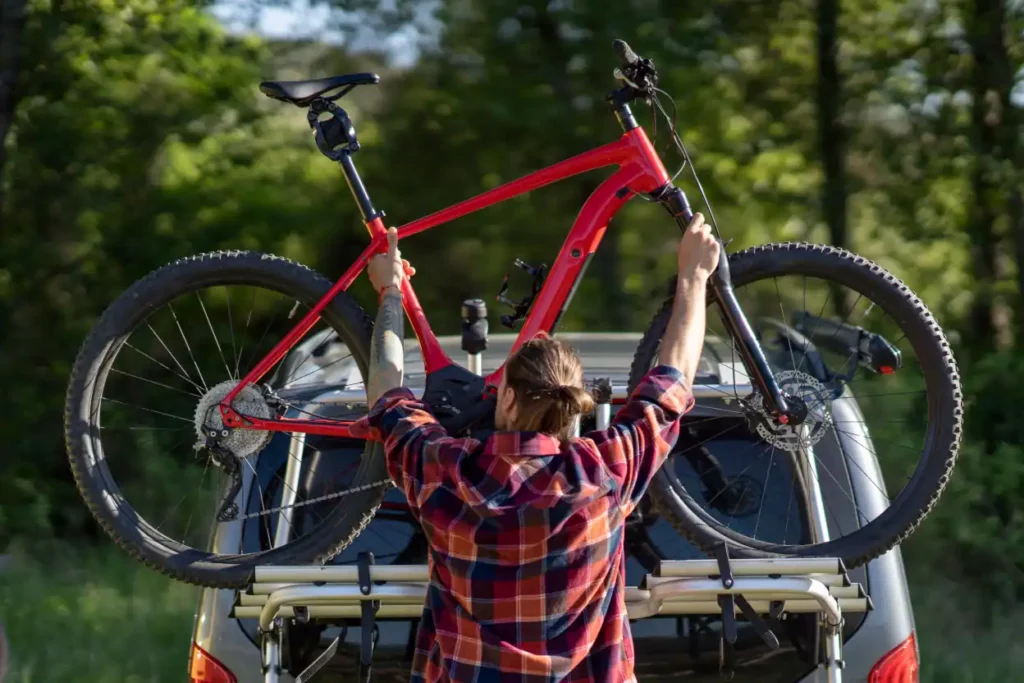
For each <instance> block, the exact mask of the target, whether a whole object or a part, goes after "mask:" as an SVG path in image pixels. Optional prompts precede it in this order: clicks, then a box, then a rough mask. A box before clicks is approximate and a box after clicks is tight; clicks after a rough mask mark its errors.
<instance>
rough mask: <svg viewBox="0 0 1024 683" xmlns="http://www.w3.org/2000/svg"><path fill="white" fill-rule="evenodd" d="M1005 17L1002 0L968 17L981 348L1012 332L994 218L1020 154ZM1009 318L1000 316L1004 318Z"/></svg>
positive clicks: (981, 2) (978, 1)
mask: <svg viewBox="0 0 1024 683" xmlns="http://www.w3.org/2000/svg"><path fill="white" fill-rule="evenodd" d="M1005 23H1006V6H1005V4H1004V2H1003V0H974V2H973V4H972V5H971V14H970V16H969V17H968V22H967V37H968V41H969V43H970V46H971V51H972V53H973V56H974V65H973V70H972V73H971V95H972V99H973V102H972V110H971V126H972V129H973V131H972V132H973V136H972V137H973V141H974V150H975V159H974V168H973V170H972V171H971V190H972V193H973V201H972V205H971V210H970V213H969V214H968V226H967V233H968V235H969V236H970V240H971V257H972V265H973V268H974V279H975V281H976V282H977V291H976V295H975V301H974V304H973V306H972V308H971V316H970V324H971V330H970V332H971V336H972V338H973V341H974V342H975V344H976V346H979V347H981V349H986V348H992V347H993V346H994V345H995V342H996V337H997V336H998V337H999V338H1001V339H1006V338H1008V337H1009V336H1010V334H1009V330H1007V329H997V322H996V321H997V316H996V315H995V313H996V311H995V308H996V303H997V302H996V299H995V296H994V291H995V286H996V280H997V278H998V273H999V271H998V267H999V263H998V261H997V255H998V254H999V251H1000V245H999V240H998V237H997V236H996V232H995V223H996V221H997V220H998V218H999V216H1000V214H1001V213H1002V211H1003V210H1004V207H1007V204H1006V202H1007V201H1008V200H1009V195H1008V192H1007V190H1008V187H1007V185H1008V180H1009V179H1008V178H1006V177H1004V176H1005V175H1006V174H1007V171H1008V169H1009V167H1010V166H1011V165H1012V163H1013V161H1014V160H1015V156H1016V155H1015V149H1016V146H1017V145H1016V137H1015V136H1016V131H1015V129H1014V126H1013V121H1012V117H1013V110H1012V108H1011V107H1010V90H1011V89H1012V87H1013V78H1014V72H1013V67H1012V65H1011V62H1010V58H1009V54H1008V53H1007V49H1006V42H1005V39H1004V35H1003V34H1004V30H1005ZM1007 208H1008V207H1007ZM1005 318H1006V317H1005V316H998V319H999V320H1005ZM1003 325H1005V323H1004V324H1003Z"/></svg>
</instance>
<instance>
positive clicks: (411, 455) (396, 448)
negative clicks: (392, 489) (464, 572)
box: [351, 387, 461, 517]
mask: <svg viewBox="0 0 1024 683" xmlns="http://www.w3.org/2000/svg"><path fill="white" fill-rule="evenodd" d="M351 433H352V436H354V437H357V438H364V439H369V438H374V439H378V440H381V441H383V442H384V453H385V457H386V459H387V468H388V474H389V475H390V477H391V480H392V481H394V482H395V485H396V486H398V487H399V488H400V489H402V492H403V493H405V497H406V498H407V499H408V501H409V506H410V508H412V512H413V513H414V514H415V515H416V516H417V517H418V516H419V508H420V505H421V503H422V500H423V495H424V488H425V487H426V484H427V483H429V482H435V483H436V482H440V481H441V479H442V471H441V470H442V469H443V467H444V460H445V456H444V454H445V453H446V452H447V450H449V449H446V448H445V447H444V446H445V445H446V444H447V443H448V442H454V441H456V440H455V439H451V438H450V437H449V436H448V433H447V432H445V430H444V427H442V426H441V425H440V423H439V422H438V421H437V418H435V417H434V415H433V414H432V413H431V412H430V409H429V407H428V406H427V405H426V404H425V403H423V402H422V401H420V400H418V399H417V398H416V397H415V396H414V395H413V393H412V392H411V391H409V390H408V389H406V388H405V387H397V388H395V389H391V390H390V391H387V392H385V393H384V394H383V395H382V396H381V397H380V398H379V399H378V400H377V403H375V404H374V406H373V408H371V409H370V412H369V413H367V415H366V416H365V417H363V418H361V419H359V420H358V421H356V422H354V423H353V424H352V427H351ZM459 450H461V449H459Z"/></svg>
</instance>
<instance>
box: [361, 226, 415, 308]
mask: <svg viewBox="0 0 1024 683" xmlns="http://www.w3.org/2000/svg"><path fill="white" fill-rule="evenodd" d="M366 273H367V275H369V276H370V284H372V285H373V288H374V289H375V290H376V291H377V293H380V292H383V291H384V290H385V289H388V288H389V287H393V288H395V289H400V288H401V287H402V279H403V278H406V277H412V276H413V275H415V274H416V269H415V268H413V267H412V266H410V265H409V262H408V261H406V260H405V259H403V258H402V252H400V251H399V250H398V231H397V230H395V229H394V228H389V229H388V250H387V253H384V254H376V255H375V256H373V257H372V258H371V259H370V263H369V264H367V266H366Z"/></svg>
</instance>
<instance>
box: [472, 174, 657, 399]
mask: <svg viewBox="0 0 1024 683" xmlns="http://www.w3.org/2000/svg"><path fill="white" fill-rule="evenodd" d="M645 175H646V174H645V173H644V171H643V169H642V168H640V167H639V166H636V165H632V164H631V165H629V166H625V167H623V168H621V169H619V170H618V171H616V172H615V173H614V174H613V175H611V176H610V177H609V178H607V179H606V180H605V181H604V182H603V183H601V184H600V185H599V186H598V188H597V189H596V190H595V191H594V193H593V194H592V195H590V197H589V198H588V199H587V201H586V203H585V204H584V205H583V208H582V209H581V210H580V213H579V216H577V217H576V221H575V223H573V226H572V230H571V231H570V232H569V236H568V237H567V238H566V240H565V244H563V245H562V249H561V251H559V252H558V258H557V259H556V260H555V265H554V266H552V268H551V272H550V273H549V274H548V276H547V279H546V280H545V282H544V287H543V288H542V289H541V290H540V293H539V294H538V295H537V299H536V300H535V301H534V302H533V310H532V311H531V312H530V317H528V318H527V319H526V322H525V323H524V324H523V329H522V331H521V332H520V333H519V337H518V338H516V341H515V344H514V345H513V347H512V351H515V350H516V349H518V348H519V347H520V346H521V345H522V343H523V342H525V341H526V340H528V339H532V338H533V337H534V336H536V335H537V333H538V332H541V331H544V332H550V331H551V330H552V329H554V326H555V325H556V324H557V323H558V321H559V319H561V317H562V313H564V311H565V309H566V308H567V307H568V306H569V301H570V299H571V298H572V295H573V294H574V293H575V292H576V286H577V285H578V284H579V280H580V279H582V274H583V268H584V266H585V265H586V264H587V263H588V262H589V261H590V259H591V257H592V256H593V255H594V252H595V251H597V247H598V245H599V244H600V243H601V239H602V238H603V237H604V233H605V230H606V229H607V228H608V221H610V220H611V218H612V216H614V215H615V213H616V212H617V211H618V210H619V209H621V208H622V206H623V205H624V204H625V203H626V202H627V201H629V199H630V198H631V197H632V193H631V192H621V190H623V189H624V188H627V187H628V186H629V185H630V184H632V183H635V182H636V181H637V180H639V179H641V178H644V177H645ZM620 195H621V196H620ZM499 376H500V375H499V374H498V373H495V374H494V375H493V377H499ZM489 379H490V378H489Z"/></svg>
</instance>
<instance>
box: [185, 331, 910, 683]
mask: <svg viewBox="0 0 1024 683" xmlns="http://www.w3.org/2000/svg"><path fill="white" fill-rule="evenodd" d="M559 338H560V339H563V340H565V341H568V342H569V343H570V344H571V345H572V346H573V347H574V348H576V350H577V351H578V353H579V354H580V356H581V358H582V360H583V364H584V367H585V369H586V377H587V379H588V381H591V380H595V379H598V378H605V379H608V380H610V381H611V382H612V384H613V386H623V385H624V384H625V382H626V371H625V369H628V368H629V366H630V363H631V360H632V356H633V352H634V350H635V348H636V345H637V342H638V341H639V335H637V334H628V333H623V334H578V335H575V334H562V335H559ZM514 339H515V337H514V335H493V336H492V337H491V338H490V339H489V340H488V349H487V351H486V352H485V353H484V354H483V359H482V360H483V370H484V371H488V370H490V369H492V368H494V367H496V365H497V363H499V362H501V360H503V359H504V358H505V357H506V356H507V354H508V351H509V349H510V347H511V344H512V342H513V341H514ZM330 342H331V340H330V339H327V338H322V339H321V338H318V339H311V340H309V341H307V342H306V343H305V344H304V345H302V346H300V347H298V348H297V349H295V350H294V351H293V352H292V354H291V356H290V357H289V359H286V361H285V364H284V366H283V370H282V371H281V372H282V375H281V376H285V377H287V376H297V377H303V378H304V379H303V382H304V384H305V386H304V388H308V389H309V390H310V391H311V392H313V393H315V394H316V395H317V396H320V397H322V398H323V399H325V401H324V402H325V403H332V402H333V405H334V406H336V407H338V409H346V410H348V409H350V407H348V406H345V405H343V404H344V397H345V393H344V391H343V390H341V388H342V387H344V386H345V384H346V383H347V382H349V381H351V376H352V373H353V372H354V368H353V366H352V365H351V364H350V363H347V362H346V363H339V362H338V359H340V358H343V357H344V356H345V353H344V349H343V348H337V347H338V346H340V344H332V343H330ZM441 342H442V346H443V347H444V348H445V350H446V352H448V354H449V356H451V357H452V358H456V357H457V356H458V354H459V353H461V352H460V350H459V347H460V342H461V339H460V338H459V337H442V338H441ZM418 351H419V349H418V346H417V345H416V343H415V340H411V343H409V344H408V345H407V358H406V369H407V374H406V384H407V386H410V387H417V386H422V384H423V376H422V365H421V363H420V359H419V356H418ZM787 357H788V355H787ZM725 358H728V354H727V353H725V352H724V350H723V346H722V344H721V342H720V340H717V339H715V338H712V337H709V338H708V339H707V340H706V342H705V347H704V353H703V357H702V362H701V367H700V369H699V370H698V378H697V380H696V384H697V385H698V386H700V385H702V384H706V385H708V386H722V385H723V378H726V379H725V382H736V381H741V380H742V379H743V377H742V371H741V370H737V367H736V364H731V363H726V362H723V359H725ZM301 364H304V365H308V366H309V368H308V369H306V368H300V370H299V371H296V367H295V366H296V365H301ZM417 367H418V368H420V370H419V372H418V373H417ZM847 391H849V389H847ZM707 393H710V392H705V394H707ZM332 397H334V398H333V399H332ZM728 400H729V397H728V396H723V397H721V398H718V397H715V396H706V397H704V398H699V400H698V401H697V403H696V406H695V408H694V409H693V411H691V412H690V413H688V414H687V415H686V416H685V417H684V418H683V426H684V429H685V434H684V438H681V439H680V443H679V444H678V445H677V446H676V450H677V451H678V452H679V453H680V454H681V453H682V452H683V449H685V448H687V444H690V445H692V444H699V443H702V442H706V443H705V445H704V447H702V448H699V449H696V450H697V451H699V452H698V454H697V455H696V456H693V455H689V454H687V455H685V456H684V457H677V458H674V459H673V460H672V462H673V463H675V466H676V467H677V474H678V476H680V478H689V479H686V481H687V482H689V481H690V480H692V482H693V484H692V486H693V487H695V488H692V489H691V490H698V489H700V490H701V491H703V493H704V495H705V499H706V500H711V499H712V498H713V496H710V495H708V491H709V490H711V489H713V488H714V486H715V484H714V480H715V478H716V477H718V478H722V477H724V478H725V479H726V480H729V481H730V482H731V484H730V486H733V487H738V488H734V490H736V491H741V493H740V494H738V495H736V496H733V501H732V502H731V503H728V505H730V506H732V507H731V508H730V509H729V510H728V512H729V513H730V514H731V515H734V516H735V517H736V518H737V519H738V520H739V523H741V524H742V523H750V518H751V517H752V516H753V515H752V514H750V513H751V510H753V509H756V510H757V511H761V510H762V509H763V508H766V507H770V506H771V505H778V504H779V503H777V502H776V500H775V499H778V498H780V497H781V496H780V495H776V488H777V486H776V485H771V484H769V483H768V482H769V479H770V474H769V472H770V469H769V468H771V467H779V465H773V464H772V463H768V465H767V466H766V467H761V466H760V465H759V466H758V467H755V468H754V471H752V472H751V471H750V470H751V462H753V460H752V458H753V457H754V455H755V454H756V453H757V452H759V451H758V449H761V450H763V443H762V442H760V441H759V440H757V437H755V436H754V434H753V432H752V431H751V426H750V425H748V424H746V422H745V420H744V418H742V417H740V416H738V415H739V414H738V413H735V412H730V413H723V411H722V410H721V406H722V405H723V404H728ZM321 408H322V409H323V410H325V411H326V412H325V413H322V414H324V416H328V414H329V412H330V410H332V405H325V406H321ZM833 409H834V411H835V412H834V415H835V417H836V419H847V418H851V417H856V416H857V415H858V414H859V412H858V410H859V409H858V406H857V403H856V401H854V400H849V401H838V402H836V403H835V405H834V406H833ZM844 411H845V413H844ZM728 420H734V421H737V423H736V424H734V425H732V428H729V429H724V430H723V429H722V425H723V424H728V423H726V422H723V421H728ZM851 422H854V420H851ZM725 432H727V435H725V434H724V433H725ZM838 439H842V440H843V443H840V442H839V441H838ZM296 443H297V442H296V441H294V440H291V439H290V438H289V437H288V435H284V434H278V435H276V436H275V437H274V439H273V440H272V441H271V442H270V444H269V445H268V447H267V448H266V449H265V450H264V452H263V453H261V454H260V456H259V457H258V462H257V463H256V466H255V467H254V470H255V474H250V473H247V475H248V477H247V479H246V481H245V482H244V488H243V491H253V490H260V491H262V492H263V496H269V497H271V498H272V499H273V500H272V501H271V504H272V505H280V501H281V496H282V495H286V493H285V492H284V491H283V490H279V491H276V492H271V491H268V490H264V487H263V486H262V485H261V486H260V487H255V488H254V487H253V486H252V479H253V477H256V476H259V477H260V479H261V480H265V481H266V482H268V483H269V482H270V481H271V479H274V478H276V479H280V477H275V474H278V475H279V474H280V473H281V472H282V471H284V464H285V463H286V462H287V461H288V460H289V458H290V457H292V456H294V455H295V452H296V451H295V449H296V448H297V446H296ZM301 448H302V452H303V454H304V455H303V457H302V468H301V470H302V471H301V472H292V473H291V477H290V479H291V481H292V485H293V486H295V487H298V490H299V491H300V492H301V495H310V496H312V495H316V494H317V486H318V480H328V481H329V480H331V479H332V478H333V477H334V476H336V475H337V473H338V468H341V467H344V463H346V462H349V463H351V462H352V459H353V458H358V456H359V454H360V453H361V452H362V446H361V443H360V442H358V441H354V440H353V441H351V442H345V441H342V440H337V439H334V440H325V439H318V438H317V437H308V438H307V439H306V440H305V442H304V443H303V445H302V447H301ZM815 454H816V455H817V456H818V459H819V461H820V462H821V463H823V466H825V467H828V466H829V464H830V463H831V467H828V469H829V470H830V471H836V472H841V473H843V474H841V475H840V476H839V477H832V478H831V480H828V479H827V478H825V480H823V481H821V482H820V484H821V490H820V493H821V496H820V499H819V500H825V501H826V502H827V501H828V500H834V501H835V500H840V501H841V500H843V498H844V497H846V498H851V497H852V499H854V500H856V504H857V505H856V510H859V512H860V513H861V514H862V515H865V516H867V517H869V518H870V517H872V516H875V515H878V514H880V513H881V512H882V511H883V510H884V509H885V507H886V506H887V504H888V500H887V498H886V495H885V493H884V492H883V491H881V490H880V489H879V488H878V487H877V485H874V484H872V483H870V482H871V477H870V476H869V475H870V474H871V472H870V471H868V470H870V469H871V468H874V469H875V470H877V468H878V462H877V459H876V458H875V455H874V451H873V449H872V447H871V441H870V437H869V436H868V434H867V432H866V430H862V433H860V434H855V433H854V432H852V431H850V430H846V431H843V432H839V431H836V432H834V435H833V436H832V437H831V438H830V437H825V438H824V439H823V440H822V441H821V442H819V443H818V444H817V445H816V446H815ZM851 464H852V465H856V466H855V467H853V466H851ZM780 479H781V478H780V477H778V476H776V477H775V480H774V481H775V482H776V483H777V482H778V481H779V480H780ZM737 482H739V483H737ZM278 488H279V489H280V488H281V487H280V486H279V487H278ZM766 489H767V490H766ZM751 491H753V492H754V494H753V495H751ZM755 499H756V500H757V501H758V503H757V504H755V505H754V506H753V507H751V500H755ZM247 500H248V502H247V503H246V506H247V508H246V509H247V510H248V511H249V512H253V511H258V510H259V506H260V505H262V504H266V501H265V500H263V499H261V498H260V496H258V495H257V496H254V495H249V496H248V497H247ZM814 500H815V497H814V496H809V497H807V498H806V500H805V504H804V505H803V506H800V507H802V508H803V511H802V512H801V513H800V514H799V515H797V521H796V522H791V521H790V518H789V516H787V518H786V519H787V521H786V522H785V524H786V528H785V529H784V530H783V529H767V530H768V531H771V532H777V535H779V534H781V535H786V536H787V542H790V543H793V542H795V539H796V538H797V537H800V538H801V539H802V542H809V541H810V540H811V539H812V537H814V535H815V534H820V533H827V529H829V528H831V529H834V530H840V529H843V528H847V527H848V525H851V524H858V523H859V519H861V517H859V516H858V514H856V512H855V509H852V508H851V509H847V508H846V507H845V506H843V505H838V504H832V505H821V504H820V503H819V504H817V505H814ZM788 505H789V504H787V506H788ZM741 508H743V509H741ZM299 509H300V508H295V510H299ZM403 510H404V501H403V500H402V496H401V494H400V493H399V492H398V490H397V489H391V490H390V491H389V492H388V493H387V495H386V497H385V500H384V503H383V504H382V505H381V508H380V510H379V511H378V513H377V515H376V516H375V518H374V520H373V521H372V522H371V524H370V525H369V526H368V527H367V528H366V530H364V531H363V533H362V534H360V535H359V536H358V537H357V538H356V539H355V541H354V542H353V543H352V544H351V545H350V546H349V547H348V548H346V549H345V550H344V551H343V552H342V553H341V554H339V555H338V556H337V557H335V558H334V559H333V560H332V563H334V564H354V563H355V561H356V558H357V556H358V554H359V553H360V552H363V551H369V552H372V553H373V554H374V556H375V559H376V561H377V563H394V564H423V563H425V558H426V550H427V548H426V542H425V539H424V538H423V535H422V533H421V532H420V531H419V529H418V527H417V526H416V525H415V523H414V522H413V521H412V520H411V518H410V517H409V516H408V514H407V513H406V512H403ZM743 513H746V515H745V517H746V519H747V520H748V521H747V522H744V521H743V520H744V514H743ZM306 517H307V520H306V521H305V522H304V521H303V520H297V519H291V520H290V524H289V528H291V527H294V526H295V525H297V524H302V523H308V517H309V516H308V515H307V516H306ZM761 517H762V515H761V514H757V519H758V522H757V523H759V524H764V525H771V524H772V522H771V520H770V519H763V520H762V519H761ZM791 523H792V524H795V526H792V527H791V526H790V524H791ZM779 524H780V525H781V522H779ZM629 525H630V531H629V533H628V534H627V536H628V538H629V539H630V540H629V542H628V544H627V545H628V547H627V554H628V559H627V568H626V573H627V585H631V586H636V585H638V584H639V583H640V582H641V580H642V579H643V577H644V576H645V575H646V574H648V573H649V572H650V571H651V570H652V565H656V563H657V562H658V560H659V559H674V560H686V559H697V558H705V557H707V555H706V554H705V553H704V552H702V551H701V550H699V549H698V548H696V547H695V546H693V545H692V544H691V543H689V542H688V541H686V540H685V539H683V538H682V537H681V536H680V535H679V534H678V533H677V532H676V531H675V529H673V528H672V527H671V526H670V525H669V524H668V523H667V522H666V521H665V520H663V519H660V518H659V517H658V515H657V514H656V512H655V511H654V510H652V509H651V508H650V507H649V506H641V508H640V509H639V510H638V512H637V513H636V514H635V515H634V516H633V517H632V518H631V519H630V521H629ZM822 527H824V528H822ZM284 528H285V527H284V526H283V525H282V524H278V525H277V526H276V527H274V528H271V527H267V526H266V525H264V527H263V529H262V531H261V528H260V523H259V522H257V521H256V520H247V521H246V522H245V523H243V524H221V525H218V528H217V530H216V532H215V534H214V536H213V539H212V544H213V550H214V551H215V552H218V553H227V552H252V551H253V550H255V549H256V548H258V547H260V544H261V543H262V544H264V546H266V544H268V543H273V542H274V536H275V535H277V534H281V533H283V530H284ZM762 529H765V527H762ZM280 540H282V539H278V541H280ZM780 540H781V536H780ZM849 576H850V580H851V581H853V582H855V583H859V584H861V585H862V586H863V588H864V589H865V591H866V593H867V594H868V596H869V597H870V600H871V603H872V609H871V610H870V611H868V612H866V613H862V614H849V613H847V614H846V618H845V621H844V626H843V630H842V637H843V655H844V668H843V680H844V681H847V682H864V683H868V681H870V683H879V682H882V681H884V682H886V683H911V681H916V680H917V676H916V670H917V658H918V651H917V645H916V641H915V626H914V618H913V612H912V609H911V604H910V597H909V592H908V588H907V581H906V576H905V573H904V568H903V563H902V559H901V555H900V550H899V548H898V547H897V548H895V549H893V550H890V551H889V552H887V553H886V554H884V555H882V556H881V557H878V558H876V559H874V560H872V561H871V562H869V563H867V564H866V565H864V566H861V567H858V568H856V569H854V570H851V571H850V572H849ZM235 602H236V592H235V591H233V590H217V589H204V590H203V591H202V593H201V596H200V600H199V606H198V610H197V614H196V619H195V628H194V631H193V642H192V651H191V661H190V675H191V680H192V683H257V682H258V681H262V680H264V677H263V672H262V670H261V661H262V659H261V653H260V638H259V633H258V626H257V623H256V620H255V619H247V618H245V619H236V618H234V617H232V608H233V607H234V605H235ZM816 618H817V617H816V616H815V615H813V614H806V615H802V614H801V615H794V614H788V615H786V618H785V619H784V621H783V623H782V625H783V631H784V632H783V633H780V634H778V635H779V640H780V641H782V644H781V647H779V648H778V649H774V650H773V649H770V648H769V647H768V646H767V645H766V644H765V642H764V641H763V640H762V638H761V637H760V636H759V635H758V633H757V632H756V630H755V629H754V628H753V627H752V626H751V625H750V624H749V623H747V622H744V621H740V622H739V625H740V626H739V632H738V640H737V643H736V648H735V651H736V659H735V674H734V677H733V679H732V680H734V681H758V682H775V681H777V682H779V683H795V682H802V681H813V680H815V676H816V668H817V665H816V663H817V662H818V661H819V659H820V658H819V657H816V656H815V653H817V652H820V651H822V650H821V649H822V647H823V646H822V644H821V643H820V642H819V639H818V633H819V632H820V631H819V629H818V628H817V624H816ZM378 627H379V634H378V637H379V640H378V643H377V645H376V648H375V651H374V657H373V671H374V673H375V676H376V680H378V681H385V680H395V681H405V680H408V675H409V667H410V663H411V656H412V647H413V642H414V636H415V633H416V627H417V623H416V621H415V620H404V621H383V620H382V621H380V622H379V624H378ZM632 633H633V639H634V643H635V650H636V673H637V678H638V680H639V681H640V683H645V682H647V681H656V680H667V679H673V680H675V679H685V680H688V681H695V682H698V683H699V682H701V681H717V680H720V676H721V672H720V652H719V648H720V645H719V640H720V637H719V635H720V633H721V618H720V617H717V616H709V615H689V616H670V617H652V618H646V619H642V620H637V621H634V622H633V624H632ZM339 635H340V636H342V640H341V646H340V647H339V649H338V652H337V654H336V655H335V656H334V657H333V658H331V659H330V661H329V662H328V663H327V665H326V667H325V668H324V669H322V670H321V671H320V672H319V673H318V674H317V676H316V678H315V680H321V681H330V680H336V681H346V680H351V679H353V678H354V677H355V676H357V674H358V659H359V643H360V634H359V626H358V620H353V621H352V622H351V623H350V624H343V625H340V626H339V625H332V626H324V625H321V624H318V623H315V622H311V623H306V624H295V625H294V626H292V627H290V628H289V630H288V638H287V642H285V643H283V644H282V656H281V658H282V666H283V669H284V673H283V674H282V675H281V677H280V680H281V681H293V680H294V677H295V676H296V675H297V674H298V673H299V672H301V671H302V670H303V669H304V668H305V667H306V666H308V665H309V663H310V662H312V661H313V660H314V659H315V658H316V657H317V655H318V654H320V653H321V652H322V651H323V649H324V648H325V647H326V646H327V645H328V644H329V643H330V642H331V641H333V640H334V638H335V637H337V636H339Z"/></svg>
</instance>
